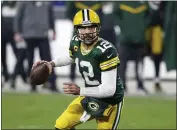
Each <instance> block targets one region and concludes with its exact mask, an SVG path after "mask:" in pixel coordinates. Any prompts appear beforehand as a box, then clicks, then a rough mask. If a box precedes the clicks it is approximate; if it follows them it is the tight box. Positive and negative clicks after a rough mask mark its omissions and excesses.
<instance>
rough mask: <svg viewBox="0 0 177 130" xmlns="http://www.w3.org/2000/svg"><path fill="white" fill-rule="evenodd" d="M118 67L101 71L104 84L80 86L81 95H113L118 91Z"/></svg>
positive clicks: (103, 96)
mask: <svg viewBox="0 0 177 130" xmlns="http://www.w3.org/2000/svg"><path fill="white" fill-rule="evenodd" d="M116 78H117V68H115V69H112V70H109V71H105V72H101V80H102V84H100V85H99V86H97V87H88V88H80V95H81V96H90V97H96V98H105V97H110V96H113V95H114V93H115V91H116Z"/></svg>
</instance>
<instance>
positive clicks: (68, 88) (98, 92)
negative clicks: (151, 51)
mask: <svg viewBox="0 0 177 130" xmlns="http://www.w3.org/2000/svg"><path fill="white" fill-rule="evenodd" d="M73 24H74V29H75V31H76V35H75V36H74V37H73V38H72V39H71V43H70V48H69V55H68V57H63V58H62V57H59V58H58V59H57V60H53V61H38V62H36V63H35V64H34V65H33V66H35V65H38V64H41V63H44V62H45V63H46V64H47V65H48V68H49V70H50V72H51V71H52V68H53V67H61V66H65V65H69V64H72V63H74V62H75V63H76V66H77V69H78V70H79V72H80V73H81V75H82V77H83V79H84V81H85V86H78V85H76V84H74V83H63V91H64V93H66V94H73V95H78V97H77V98H76V99H75V100H73V101H72V102H71V104H69V106H68V107H67V109H66V110H65V111H64V112H63V113H62V115H61V116H59V118H58V119H57V120H56V124H55V129H56V130H61V129H75V127H76V126H77V125H79V124H80V123H83V122H86V121H89V120H93V119H95V120H96V122H97V129H99V130H102V129H109V130H115V129H117V126H118V123H119V120H120V115H121V109H122V105H123V97H124V87H123V84H122V82H121V80H120V77H119V75H118V73H117V69H118V66H119V64H120V60H119V57H118V54H117V50H116V48H115V47H114V46H113V45H112V44H111V43H110V42H108V41H106V40H104V39H103V38H101V37H99V31H100V28H101V27H100V19H99V16H98V15H97V14H96V12H94V11H93V10H91V9H83V10H80V11H79V12H78V13H76V15H75V16H74V19H73Z"/></svg>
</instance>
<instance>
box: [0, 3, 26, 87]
mask: <svg viewBox="0 0 177 130" xmlns="http://www.w3.org/2000/svg"><path fill="white" fill-rule="evenodd" d="M1 6H2V13H1V18H2V23H1V24H2V25H1V38H2V40H1V47H2V48H1V51H2V52H1V61H2V67H3V72H2V74H3V76H4V79H5V82H7V81H8V80H9V79H10V78H11V79H12V84H11V87H12V88H14V85H13V84H14V79H15V77H16V76H15V75H17V74H20V75H21V77H22V79H23V81H24V82H26V72H25V69H24V66H23V64H21V65H20V66H18V65H17V64H18V61H19V60H21V59H20V58H19V54H20V53H21V52H20V49H18V48H17V46H16V43H15V41H14V30H13V19H14V17H15V15H16V12H17V8H16V1H2V2H1ZM8 43H10V45H11V47H12V50H13V52H14V54H15V57H16V58H17V63H16V65H15V66H16V68H15V70H14V71H13V72H12V77H11V75H10V74H9V72H8V69H7V68H8V64H7V63H6V62H7V61H6V60H7V52H6V47H7V44H8ZM14 73H16V74H15V75H14Z"/></svg>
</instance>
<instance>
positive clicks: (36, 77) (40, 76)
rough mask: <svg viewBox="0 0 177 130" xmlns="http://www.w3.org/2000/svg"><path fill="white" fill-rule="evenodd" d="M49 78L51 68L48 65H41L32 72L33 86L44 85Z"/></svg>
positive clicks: (31, 80)
mask: <svg viewBox="0 0 177 130" xmlns="http://www.w3.org/2000/svg"><path fill="white" fill-rule="evenodd" d="M48 77H49V68H48V67H47V65H46V64H44V63H43V64H39V65H37V66H35V67H34V68H33V69H32V70H31V72H30V82H31V84H35V85H41V84H44V83H45V82H46V81H47V79H48Z"/></svg>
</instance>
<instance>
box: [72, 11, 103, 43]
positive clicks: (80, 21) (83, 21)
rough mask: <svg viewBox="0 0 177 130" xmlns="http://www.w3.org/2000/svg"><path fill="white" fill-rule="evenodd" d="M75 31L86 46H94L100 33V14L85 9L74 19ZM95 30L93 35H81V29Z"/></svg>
mask: <svg viewBox="0 0 177 130" xmlns="http://www.w3.org/2000/svg"><path fill="white" fill-rule="evenodd" d="M73 24H74V29H75V31H76V34H77V37H78V39H79V40H80V41H82V42H83V43H85V44H92V43H93V42H94V41H95V40H97V39H98V34H99V31H100V27H101V26H100V18H99V16H98V14H97V13H96V12H95V11H93V10H91V9H83V10H80V11H79V12H77V13H76V15H75V16H74V19H73ZM87 27H89V28H95V31H94V32H92V33H85V34H81V32H80V29H81V28H82V29H83V28H87Z"/></svg>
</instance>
